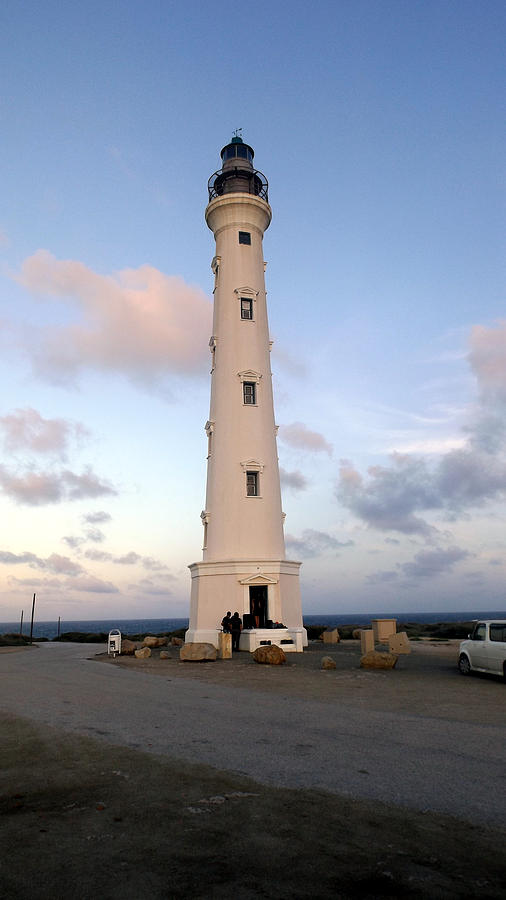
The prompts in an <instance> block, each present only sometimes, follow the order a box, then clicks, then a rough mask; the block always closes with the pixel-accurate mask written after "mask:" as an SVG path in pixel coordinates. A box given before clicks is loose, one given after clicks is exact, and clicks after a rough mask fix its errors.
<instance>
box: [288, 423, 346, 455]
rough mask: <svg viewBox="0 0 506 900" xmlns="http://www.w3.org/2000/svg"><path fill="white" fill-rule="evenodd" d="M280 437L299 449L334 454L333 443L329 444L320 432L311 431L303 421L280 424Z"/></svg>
mask: <svg viewBox="0 0 506 900" xmlns="http://www.w3.org/2000/svg"><path fill="white" fill-rule="evenodd" d="M279 437H280V440H281V441H283V443H284V444H288V445H289V446H290V447H295V448H296V449H297V450H309V451H311V452H313V453H321V452H322V451H323V452H325V453H328V454H329V456H332V449H333V448H332V444H329V442H328V441H327V440H325V438H324V437H323V435H322V434H319V432H317V431H310V430H309V428H308V427H307V426H306V425H304V423H303V422H293V423H292V424H291V425H280V428H279Z"/></svg>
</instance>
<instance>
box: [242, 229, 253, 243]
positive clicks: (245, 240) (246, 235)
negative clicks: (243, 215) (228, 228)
mask: <svg viewBox="0 0 506 900" xmlns="http://www.w3.org/2000/svg"><path fill="white" fill-rule="evenodd" d="M239 243H240V244H251V234H250V233H249V231H240V232H239Z"/></svg>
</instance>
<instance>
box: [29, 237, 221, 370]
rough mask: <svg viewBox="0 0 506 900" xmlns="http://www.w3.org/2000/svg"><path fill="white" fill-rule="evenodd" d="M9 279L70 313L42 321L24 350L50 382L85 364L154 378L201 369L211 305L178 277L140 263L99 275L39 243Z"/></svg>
mask: <svg viewBox="0 0 506 900" xmlns="http://www.w3.org/2000/svg"><path fill="white" fill-rule="evenodd" d="M17 280H18V281H19V282H20V283H21V284H22V285H23V286H24V287H26V288H27V289H28V290H30V291H32V292H33V293H35V294H41V295H45V296H49V297H56V298H58V299H60V300H61V302H62V303H64V304H65V305H66V306H67V307H69V308H70V309H71V311H72V312H73V313H74V316H75V321H74V322H73V323H72V324H69V325H67V324H66V325H54V326H48V327H47V328H45V329H44V330H43V331H42V333H41V334H40V335H39V336H38V338H37V343H36V345H34V346H33V347H32V349H31V355H32V361H33V364H34V367H35V369H36V371H37V372H38V373H39V374H40V375H42V376H43V377H46V378H47V379H48V380H50V381H52V382H55V383H60V384H61V383H68V382H69V380H72V379H75V377H76V376H77V375H78V374H79V372H80V371H81V370H83V369H86V368H90V369H95V370H99V371H102V372H117V373H120V374H122V375H125V376H126V377H127V378H130V379H132V380H133V381H134V382H137V383H142V384H144V385H157V384H159V382H160V379H162V378H163V376H165V375H168V374H174V373H175V374H182V375H189V374H190V375H191V374H196V373H201V372H202V371H203V370H204V368H205V365H204V364H205V359H206V356H207V353H208V347H207V344H208V337H209V332H210V329H211V322H212V306H211V303H210V302H209V300H208V299H207V297H206V296H205V294H204V293H203V291H202V290H200V288H197V287H193V286H190V285H187V284H185V282H184V281H183V279H182V278H180V277H177V276H169V275H164V274H163V273H162V272H160V271H158V270H157V269H155V268H153V267H152V266H148V265H143V266H141V267H140V268H138V269H125V270H122V271H121V272H118V273H115V274H114V275H110V276H104V275H99V274H97V273H96V272H94V271H93V270H92V269H89V268H88V267H87V266H85V265H84V264H83V263H81V262H78V261H74V260H57V259H56V258H55V257H54V256H52V255H51V254H50V253H49V252H47V251H46V250H39V251H37V253H35V254H34V255H33V256H31V257H29V258H28V259H26V260H25V261H24V263H23V265H22V267H21V272H20V274H19V276H18V279H17Z"/></svg>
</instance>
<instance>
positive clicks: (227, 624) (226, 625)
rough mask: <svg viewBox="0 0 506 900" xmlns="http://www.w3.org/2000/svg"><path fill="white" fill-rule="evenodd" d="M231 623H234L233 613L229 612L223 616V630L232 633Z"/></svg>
mask: <svg viewBox="0 0 506 900" xmlns="http://www.w3.org/2000/svg"><path fill="white" fill-rule="evenodd" d="M231 624H232V613H231V612H227V614H226V616H223V618H222V620H221V627H222V629H223V631H224V632H225V634H230V632H231V631H232V627H231Z"/></svg>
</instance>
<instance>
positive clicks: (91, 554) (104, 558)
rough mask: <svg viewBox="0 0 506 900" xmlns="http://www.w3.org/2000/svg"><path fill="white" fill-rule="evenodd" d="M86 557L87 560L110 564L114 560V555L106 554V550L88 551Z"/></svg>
mask: <svg viewBox="0 0 506 900" xmlns="http://www.w3.org/2000/svg"><path fill="white" fill-rule="evenodd" d="M84 555H85V557H86V559H92V560H93V561H94V562H109V561H110V560H112V554H111V553H106V552H105V550H86V551H85V553H84Z"/></svg>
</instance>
